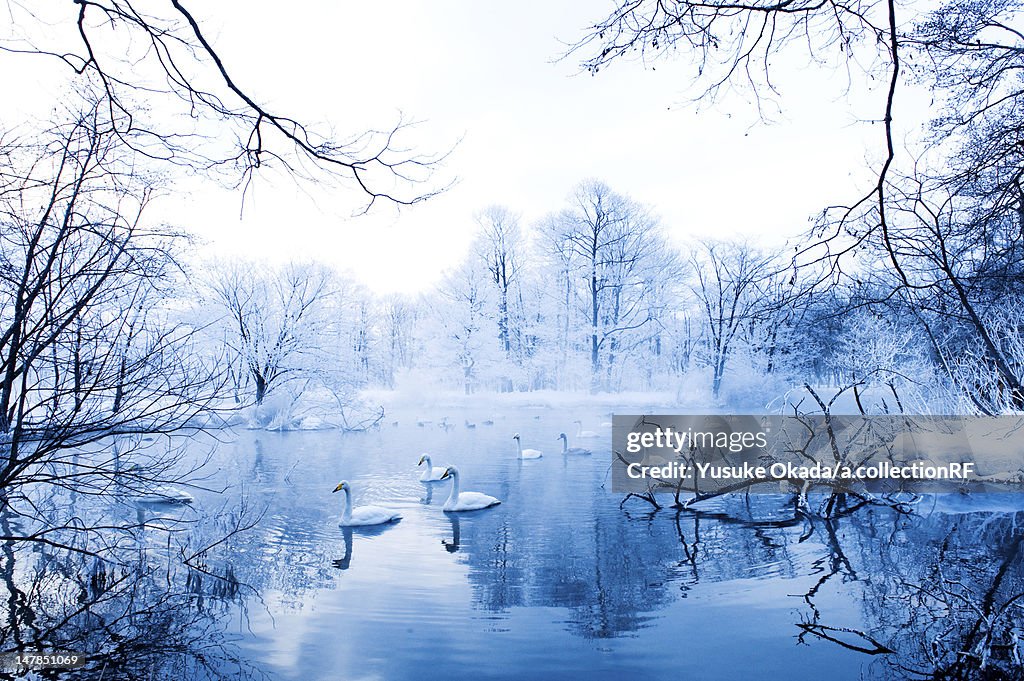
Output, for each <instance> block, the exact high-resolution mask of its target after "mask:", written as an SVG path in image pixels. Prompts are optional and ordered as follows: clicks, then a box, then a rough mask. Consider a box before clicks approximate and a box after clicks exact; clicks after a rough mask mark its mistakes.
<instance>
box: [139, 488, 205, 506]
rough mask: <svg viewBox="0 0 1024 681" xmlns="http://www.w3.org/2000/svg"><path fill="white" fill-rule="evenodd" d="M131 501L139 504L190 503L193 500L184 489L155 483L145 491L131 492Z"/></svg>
mask: <svg viewBox="0 0 1024 681" xmlns="http://www.w3.org/2000/svg"><path fill="white" fill-rule="evenodd" d="M132 501H134V502H136V503H139V504H191V503H192V502H193V501H195V500H194V499H193V498H192V495H191V494H189V493H188V492H186V491H185V490H181V489H178V488H176V487H171V486H169V485H157V486H156V487H154V488H152V489H150V490H147V491H145V492H141V493H139V494H133V495H132Z"/></svg>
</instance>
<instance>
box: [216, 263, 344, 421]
mask: <svg viewBox="0 0 1024 681" xmlns="http://www.w3.org/2000/svg"><path fill="white" fill-rule="evenodd" d="M208 287H209V295H210V299H211V301H212V302H213V303H214V304H215V305H217V306H219V308H220V310H221V311H222V313H223V315H222V323H223V326H224V328H225V330H226V331H225V335H224V340H225V343H226V344H227V347H228V348H229V349H230V351H231V355H232V357H233V358H234V359H233V362H234V364H235V366H236V367H240V370H236V376H237V381H238V383H237V384H236V387H237V389H238V390H244V389H249V390H251V399H252V402H254V403H255V404H257V405H259V404H262V403H263V400H264V399H265V398H266V396H267V394H268V393H269V392H270V391H271V390H273V389H274V388H275V387H277V386H278V385H281V384H284V383H287V382H289V381H292V380H299V379H302V378H303V377H304V373H305V372H307V371H308V370H310V369H311V368H315V367H316V366H318V365H319V362H318V361H317V357H318V355H319V354H320V353H321V351H322V350H323V347H324V342H325V340H326V335H327V328H328V327H329V326H330V325H331V324H332V319H331V316H330V314H329V312H330V304H331V301H332V299H333V298H334V297H335V296H336V295H337V293H338V291H337V282H336V281H335V278H334V275H333V273H332V272H331V271H330V270H328V269H326V268H324V267H321V266H316V265H310V264H296V263H292V264H289V265H286V266H284V267H282V268H279V269H275V268H271V267H269V266H266V265H256V264H253V263H245V262H233V263H227V264H223V265H220V266H218V267H215V268H213V269H212V272H211V276H210V281H209V285H208ZM242 401H243V402H248V401H249V400H248V399H243V400H242Z"/></svg>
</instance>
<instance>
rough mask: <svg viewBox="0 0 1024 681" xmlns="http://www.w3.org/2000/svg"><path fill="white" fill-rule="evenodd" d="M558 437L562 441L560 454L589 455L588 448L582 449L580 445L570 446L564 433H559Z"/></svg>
mask: <svg viewBox="0 0 1024 681" xmlns="http://www.w3.org/2000/svg"><path fill="white" fill-rule="evenodd" d="M558 439H559V440H561V441H562V454H579V455H589V454H590V453H591V452H590V450H589V449H583V448H582V447H570V446H569V438H567V437H566V436H565V433H559V434H558Z"/></svg>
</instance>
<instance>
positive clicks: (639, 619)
mask: <svg viewBox="0 0 1024 681" xmlns="http://www.w3.org/2000/svg"><path fill="white" fill-rule="evenodd" d="M421 416H422V415H421ZM440 416H441V415H438V414H430V415H427V417H433V419H432V420H433V421H434V423H433V424H430V425H425V426H422V427H420V426H417V425H416V423H415V420H416V415H412V414H398V415H389V418H388V420H387V421H386V423H385V425H384V426H383V427H382V428H381V429H380V430H378V431H374V432H369V433H363V434H349V435H341V434H338V433H336V432H300V433H284V434H275V433H266V432H241V433H239V435H238V439H237V441H235V442H233V443H231V444H226V445H222V446H221V447H220V448H219V449H218V451H217V452H216V454H215V459H214V462H213V464H214V465H215V466H219V467H220V468H221V472H220V473H219V474H218V477H217V480H219V481H222V482H223V483H226V484H228V485H229V486H230V488H229V489H228V491H227V492H226V496H229V497H230V496H232V495H234V496H238V495H245V496H246V498H247V500H248V502H247V503H248V504H249V506H250V507H251V508H253V509H265V515H264V516H263V518H262V520H261V521H260V523H259V525H258V526H257V527H256V528H255V529H254V530H252V531H250V532H249V533H246V534H244V535H241V536H240V537H236V538H234V539H233V540H232V542H231V547H230V553H229V554H228V557H227V558H226V559H225V560H227V561H228V562H229V563H230V564H231V568H232V570H233V573H234V574H235V575H237V576H238V578H239V580H240V581H241V582H243V583H249V584H251V585H253V586H254V587H255V589H256V591H257V592H258V595H257V594H251V595H249V596H244V595H242V596H240V600H241V603H242V606H241V607H238V608H236V609H235V610H234V611H233V612H232V614H231V617H230V618H229V619H228V620H227V621H228V622H229V625H228V631H229V632H231V633H233V634H236V635H237V638H236V639H235V640H236V644H237V646H238V650H239V656H240V657H241V658H243V659H245V660H247V661H248V662H250V663H252V664H253V665H254V667H255V668H257V669H259V670H262V671H263V672H266V673H267V674H269V676H270V677H272V678H281V679H292V678H294V679H307V678H344V679H423V678H437V677H448V678H470V677H472V678H475V679H511V678H517V679H520V678H538V679H553V678H575V677H576V676H577V675H579V674H581V673H584V672H585V673H586V674H587V675H588V676H589V677H591V678H599V679H600V678H608V679H613V678H614V679H619V678H623V675H625V674H635V675H637V676H638V678H672V679H678V678H687V679H749V678H788V679H793V680H797V679H821V678H825V677H827V678H830V679H860V678H865V677H885V678H899V677H901V675H902V672H900V671H898V669H897V670H896V671H894V666H893V664H892V663H893V662H894V661H896V662H899V661H900V660H904V661H908V662H909V661H911V660H912V659H915V655H917V652H916V651H915V650H912V648H914V646H915V641H917V640H918V639H919V636H917V635H914V634H913V632H911V631H909V630H908V628H907V626H908V625H907V623H906V622H905V621H904V619H905V616H904V613H899V614H893V612H896V611H898V610H899V607H894V605H895V606H899V601H896V602H895V603H894V604H890V603H888V602H887V601H885V600H884V599H888V598H890V597H891V595H892V589H893V586H892V585H893V584H896V585H898V584H906V583H911V580H912V579H915V577H914V575H917V574H918V572H920V571H924V570H925V569H926V565H927V563H928V559H929V557H930V556H934V555H936V551H938V548H937V547H938V545H939V543H940V542H941V541H942V540H943V538H944V537H945V538H948V536H949V533H950V529H951V528H955V527H956V526H957V524H958V523H957V522H956V521H954V520H950V518H954V519H956V518H961V517H963V516H962V515H959V516H948V515H944V514H941V513H938V511H936V510H930V511H929V512H927V513H926V514H925V517H910V518H908V517H905V516H897V515H896V514H893V513H891V512H889V511H887V510H882V509H875V510H871V509H867V510H862V511H858V512H857V513H856V514H853V515H851V516H850V517H848V518H845V519H842V520H837V521H835V522H832V523H824V522H821V521H819V522H817V523H811V522H809V521H807V520H804V519H802V518H796V517H794V514H793V512H792V510H790V509H788V508H786V507H785V505H784V501H785V499H784V497H782V496H779V497H771V496H768V497H765V496H762V497H750V498H749V499H733V500H728V501H724V500H723V501H720V502H718V503H717V505H715V504H713V503H712V504H711V505H710V506H709V507H708V508H706V509H705V512H704V513H700V514H694V513H677V512H676V511H673V510H671V509H663V510H661V511H659V512H657V513H652V512H651V509H650V508H649V507H648V506H647V504H645V503H642V502H637V501H635V500H632V501H630V502H629V503H628V504H627V505H626V506H625V507H624V508H620V502H621V500H622V496H621V495H618V494H613V493H612V492H611V491H610V481H609V478H608V466H609V460H610V452H609V451H608V443H609V441H610V437H609V435H610V433H609V432H608V429H604V432H605V436H604V437H601V438H598V439H591V440H580V441H578V442H577V444H580V445H584V446H587V447H589V448H591V449H592V450H593V452H594V454H593V456H591V457H571V458H566V457H563V456H562V455H561V454H560V449H559V448H560V445H559V443H558V442H556V436H557V434H558V432H559V431H560V430H568V431H570V433H571V432H573V431H574V428H575V427H574V426H572V421H573V417H574V416H576V415H572V416H569V415H565V414H558V413H556V412H553V411H550V410H530V409H522V410H520V411H518V412H516V413H514V414H511V415H507V416H505V417H504V418H497V417H496V418H495V420H496V423H495V425H493V426H485V425H483V424H482V423H480V422H481V421H482V420H483V419H484V418H486V414H483V413H479V414H470V415H468V418H469V419H470V420H472V421H474V422H476V423H477V425H476V427H475V428H467V427H465V426H464V425H462V424H463V421H464V419H465V418H466V417H467V415H464V414H458V415H457V416H456V415H452V416H450V417H449V418H450V420H451V421H452V422H453V423H456V424H457V425H456V427H454V428H451V429H447V430H446V429H443V428H441V427H439V426H438V425H437V424H436V422H437V421H438V419H439V418H440ZM580 416H582V417H583V418H584V422H585V424H586V427H588V428H591V429H595V430H600V429H599V427H598V424H599V423H600V422H602V421H606V420H608V419H607V417H606V416H601V415H597V414H580ZM396 418H397V420H398V425H392V424H391V422H392V421H393V420H394V419H396ZM514 432H519V433H520V434H521V435H522V437H523V444H524V446H525V447H533V448H538V449H541V450H543V451H544V458H542V459H540V460H536V461H520V460H518V459H517V458H516V452H515V447H514V442H513V440H512V437H511V436H512V434H513V433H514ZM421 452H429V453H430V454H431V455H432V456H433V459H434V465H435V466H436V465H445V464H457V465H458V466H459V468H460V471H461V474H462V489H463V490H476V491H481V492H485V493H487V494H491V495H494V496H497V497H498V498H500V499H501V500H502V504H501V505H500V506H498V507H495V508H492V509H487V510H483V511H479V512H473V513H462V514H446V513H444V512H442V510H441V506H442V504H443V503H444V501H445V499H446V498H447V496H448V492H449V489H450V486H449V484H448V483H447V482H441V483H432V484H425V483H421V482H419V481H418V479H417V478H418V475H419V470H418V469H417V468H416V462H417V460H418V458H419V454H420V453H421ZM342 479H347V480H349V481H350V482H351V483H352V487H353V489H354V503H355V504H356V505H358V504H367V503H373V504H378V505H386V506H391V507H394V508H396V509H400V510H401V512H402V514H403V520H402V521H401V522H399V523H398V524H396V525H393V526H387V527H384V528H382V529H378V530H375V531H366V530H363V531H360V530H358V529H356V530H353V531H349V530H343V529H341V528H339V527H338V521H339V517H340V515H341V505H342V501H343V499H342V497H341V495H340V494H334V495H332V494H331V490H332V489H333V488H334V486H335V485H336V484H337V483H338V482H339V481H340V480H342ZM223 496H225V495H200V498H199V499H198V507H199V508H202V507H203V506H204V505H212V504H217V503H222V501H221V499H222V497H223ZM975 516H978V517H981V518H983V520H978V521H977V522H978V523H980V525H986V526H989V527H991V526H993V524H994V525H995V526H997V527H999V528H1001V527H1003V525H1004V524H1006V523H1013V527H1012V528H1010V527H1009V525H1007V528H1009V529H1006V530H1005V531H1003V530H999V536H1000V537H1001V538H1002V539H1000V540H997V541H1004V542H1012V541H1014V538H1015V537H1016V536H1017V535H1016V529H1015V528H1016V523H1015V522H1014V521H1013V520H1006V519H1007V518H1010V519H1014V518H1016V515H1015V514H1012V513H1010V514H1007V513H995V514H993V513H982V514H973V515H969V516H967V517H975ZM1000 519H1003V520H1000ZM960 524H963V525H965V526H966V525H968V523H960ZM980 525H979V526H980ZM954 531H955V530H954ZM964 531H965V532H968V533H969V534H971V536H972V537H976V535H974V534H973V533H974V530H966V529H965V530H964ZM965 536H966V535H965ZM964 544H965V546H967V547H975V548H976V547H977V538H974V539H971V540H969V541H965V542H964ZM999 553H1000V549H998V548H997V547H995V545H993V546H992V547H991V548H990V549H989V550H988V551H987V553H985V558H986V559H989V558H991V559H992V560H995V559H996V558H998V556H999ZM1019 571H1020V563H1019V561H1015V562H1014V563H1013V572H1014V574H1018V573H1019ZM925 577H926V575H925V574H924V572H921V579H924V578H925ZM979 579H983V578H979ZM911 597H913V594H907V598H908V599H909V598H911ZM891 611H892V612H891ZM907 616H909V615H907ZM808 623H810V624H812V625H815V624H820V625H823V626H826V627H830V628H834V629H828V630H822V629H819V630H818V631H826V633H828V632H832V633H831V634H830V635H831V636H832V637H833V638H834V639H836V640H834V641H833V640H826V639H824V638H822V637H819V636H815V635H813V634H808V633H807V632H805V630H804V629H802V628H801V627H800V626H799V625H801V624H804V625H806V624H808ZM910 626H911V628H912V627H913V626H915V625H913V624H911V625H910ZM920 626H921V627H922V628H926V625H925V624H923V623H922V624H920ZM845 629H850V630H855V631H857V632H861V633H864V634H868V635H870V636H872V640H876V641H883V642H886V644H887V645H888V646H889V647H890V648H895V647H896V645H897V644H900V643H901V642H904V643H905V644H906V645H907V646H908V648H907V649H906V650H900V651H899V652H898V653H892V654H883V655H871V654H867V653H866V652H864V649H865V648H872V647H873V646H872V644H869V643H868V642H867V639H865V638H863V637H862V636H861V634H851V633H849V632H846V631H844V630H845ZM904 634H908V635H907V636H904ZM904 639H906V640H905V641H904ZM857 648H860V650H858V649H857ZM896 658H899V659H898V660H897V659H896ZM897 666H898V665H897Z"/></svg>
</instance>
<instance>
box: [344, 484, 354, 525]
mask: <svg viewBox="0 0 1024 681" xmlns="http://www.w3.org/2000/svg"><path fill="white" fill-rule="evenodd" d="M341 491H342V492H344V493H345V512H344V513H342V514H341V518H342V520H351V518H352V495H351V494H349V492H348V487H346V488H345V489H343V490H341Z"/></svg>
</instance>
